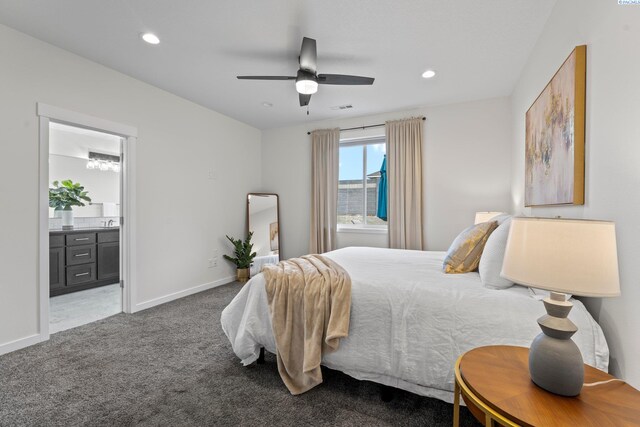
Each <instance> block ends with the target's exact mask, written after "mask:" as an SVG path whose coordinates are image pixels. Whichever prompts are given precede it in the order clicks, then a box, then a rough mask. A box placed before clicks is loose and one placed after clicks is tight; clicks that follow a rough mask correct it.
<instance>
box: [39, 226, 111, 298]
mask: <svg viewBox="0 0 640 427" xmlns="http://www.w3.org/2000/svg"><path fill="white" fill-rule="evenodd" d="M119 281H120V231H119V230H118V229H115V230H114V229H109V230H104V231H102V230H96V231H91V230H74V231H65V232H51V233H50V234H49V290H50V295H51V296H56V295H62V294H66V293H70V292H75V291H80V290H84V289H89V288H95V287H98V286H104V285H110V284H113V283H118V282H119Z"/></svg>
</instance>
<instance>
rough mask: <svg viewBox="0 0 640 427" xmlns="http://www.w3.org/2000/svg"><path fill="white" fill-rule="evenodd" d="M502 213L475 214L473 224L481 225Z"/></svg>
mask: <svg viewBox="0 0 640 427" xmlns="http://www.w3.org/2000/svg"><path fill="white" fill-rule="evenodd" d="M503 213H504V212H476V220H475V222H474V224H481V223H483V222H487V221H490V220H491V219H492V218H495V217H497V216H498V215H502V214H503Z"/></svg>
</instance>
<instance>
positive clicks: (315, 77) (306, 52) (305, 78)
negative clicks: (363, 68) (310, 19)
mask: <svg viewBox="0 0 640 427" xmlns="http://www.w3.org/2000/svg"><path fill="white" fill-rule="evenodd" d="M317 58H318V55H317V52H316V41H315V40H314V39H310V38H308V37H303V39H302V47H301V48H300V56H299V57H298V63H299V64H300V69H299V70H298V73H297V75H296V76H237V77H238V79H240V80H295V81H296V91H298V94H299V98H300V106H301V107H305V106H308V105H309V101H311V95H313V94H314V93H316V92H317V91H318V85H372V84H373V80H374V78H373V77H361V76H349V75H346V74H318V73H317V70H316V65H317V64H316V62H317ZM307 114H309V111H307Z"/></svg>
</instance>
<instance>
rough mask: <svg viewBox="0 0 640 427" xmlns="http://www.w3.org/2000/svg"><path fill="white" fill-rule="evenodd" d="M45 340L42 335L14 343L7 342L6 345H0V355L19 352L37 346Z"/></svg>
mask: <svg viewBox="0 0 640 427" xmlns="http://www.w3.org/2000/svg"><path fill="white" fill-rule="evenodd" d="M46 340H47V338H45V336H44V335H42V334H35V335H30V336H28V337H24V338H20V339H17V340H15V341H9V342H8V343H4V344H0V355H3V354H7V353H11V352H12V351H16V350H20V349H21V348H25V347H29V346H30V345H34V344H38V343H40V342H42V341H46Z"/></svg>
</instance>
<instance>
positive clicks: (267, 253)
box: [247, 193, 281, 277]
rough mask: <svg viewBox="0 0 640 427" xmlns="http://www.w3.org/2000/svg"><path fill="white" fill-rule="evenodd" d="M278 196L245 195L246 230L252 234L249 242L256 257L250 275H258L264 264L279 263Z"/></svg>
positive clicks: (265, 194)
mask: <svg viewBox="0 0 640 427" xmlns="http://www.w3.org/2000/svg"><path fill="white" fill-rule="evenodd" d="M279 211H280V208H279V205H278V195H277V194H271V193H249V194H248V195H247V228H248V230H249V231H252V232H253V237H252V238H251V242H252V243H253V251H254V252H256V257H255V259H254V260H253V264H252V265H251V269H250V271H249V273H250V275H251V276H252V277H253V276H255V275H256V274H258V273H260V270H261V269H262V266H263V265H265V264H277V263H278V262H279V261H280V255H279V254H280V249H281V246H280V221H279Z"/></svg>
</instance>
